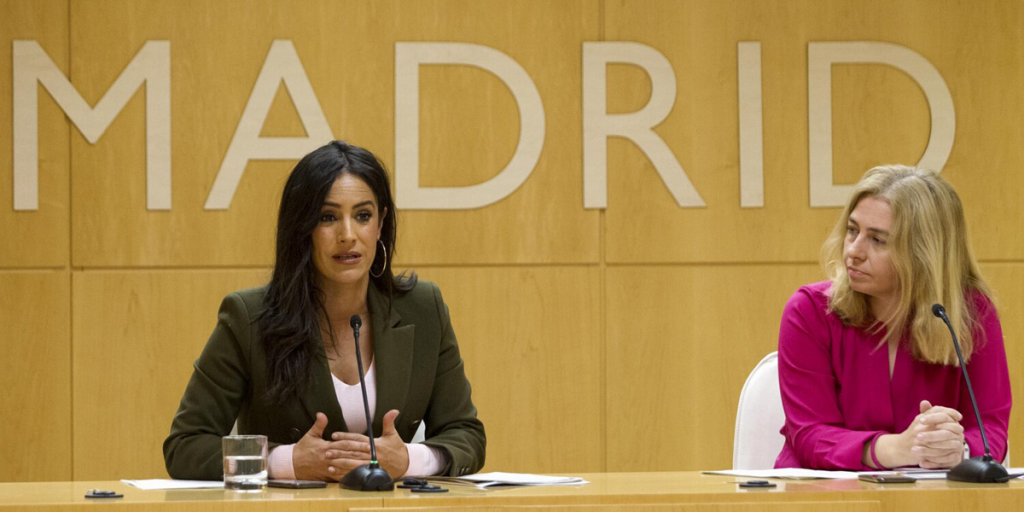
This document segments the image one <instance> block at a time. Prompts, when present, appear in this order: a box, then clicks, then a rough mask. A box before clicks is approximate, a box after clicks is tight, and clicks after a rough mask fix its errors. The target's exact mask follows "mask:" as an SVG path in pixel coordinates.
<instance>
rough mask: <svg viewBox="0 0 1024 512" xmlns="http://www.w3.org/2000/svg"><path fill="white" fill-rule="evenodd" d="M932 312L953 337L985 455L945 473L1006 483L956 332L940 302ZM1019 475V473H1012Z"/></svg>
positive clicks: (960, 479)
mask: <svg viewBox="0 0 1024 512" xmlns="http://www.w3.org/2000/svg"><path fill="white" fill-rule="evenodd" d="M932 314H933V315H935V316H937V317H939V318H941V319H942V321H943V322H945V324H946V327H947V328H949V334H950V336H952V337H953V347H954V348H956V357H957V358H958V359H959V360H960V370H961V371H962V372H963V374H964V381H965V382H967V393H968V394H969V395H970V397H971V405H973V406H974V415H975V416H976V417H977V418H978V430H980V431H981V442H982V444H983V445H984V446H985V455H982V456H981V457H971V458H969V459H966V460H964V461H962V462H961V463H960V464H957V465H956V466H953V468H952V469H950V470H949V473H947V474H946V478H947V479H949V480H955V481H957V482H973V483H1006V482H1007V481H1008V480H1009V479H1010V478H1011V477H1010V476H1009V475H1007V473H1006V468H1004V467H1003V466H1002V464H999V463H998V462H996V461H995V460H993V459H992V453H991V452H989V449H988V437H986V436H985V426H984V425H982V424H981V412H980V411H979V410H978V400H977V399H975V398H974V389H973V388H972V387H971V378H970V377H969V376H968V375H967V364H965V363H964V356H963V354H962V353H960V342H959V341H957V339H956V332H955V331H953V324H951V323H949V317H947V316H946V308H944V307H942V304H935V305H933V306H932ZM1014 476H1019V475H1014Z"/></svg>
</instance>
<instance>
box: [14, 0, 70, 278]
mask: <svg viewBox="0 0 1024 512" xmlns="http://www.w3.org/2000/svg"><path fill="white" fill-rule="evenodd" d="M0 13H2V15H0V48H2V51H0V105H3V106H2V107H0V155H2V156H0V234H2V238H3V239H5V240H7V241H8V243H3V244H0V268H3V267H16V268H27V267H60V266H64V265H67V264H68V246H69V245H70V235H69V233H68V209H69V208H68V183H69V181H70V180H69V178H68V176H69V174H70V166H71V165H70V158H69V148H68V137H69V131H70V130H72V128H71V123H69V122H68V121H67V119H66V118H65V117H64V115H63V113H62V112H61V110H60V107H58V106H57V103H56V102H55V101H54V100H53V98H51V97H50V94H49V93H48V92H47V91H46V89H45V88H43V87H42V86H41V85H40V86H38V98H39V104H38V106H37V107H35V108H37V109H38V110H37V112H38V116H39V117H38V122H39V131H38V141H39V163H38V166H39V167H38V168H39V209H38V210H36V211H24V210H23V211H15V210H14V131H13V129H14V118H13V116H14V108H13V105H14V103H13V101H14V91H13V74H14V71H13V70H14V62H13V60H14V52H13V46H14V41H15V40H34V41H36V42H37V43H39V46H41V47H42V48H43V50H45V51H46V53H47V54H48V55H49V56H50V59H51V60H53V62H54V64H55V65H56V66H57V68H58V69H60V70H61V72H62V73H64V74H65V75H66V74H67V73H68V70H69V64H68V61H69V48H68V2H67V0H41V1H38V2H25V1H18V0H2V1H0Z"/></svg>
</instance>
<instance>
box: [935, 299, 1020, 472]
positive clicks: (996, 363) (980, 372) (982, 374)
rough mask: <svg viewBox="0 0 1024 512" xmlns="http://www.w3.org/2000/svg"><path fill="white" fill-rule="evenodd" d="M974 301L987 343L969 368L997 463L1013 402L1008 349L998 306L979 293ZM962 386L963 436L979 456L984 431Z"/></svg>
mask: <svg viewBox="0 0 1024 512" xmlns="http://www.w3.org/2000/svg"><path fill="white" fill-rule="evenodd" d="M975 304H976V306H977V308H978V326H977V327H976V328H975V332H976V333H979V334H980V333H984V334H983V336H984V342H983V344H981V345H980V346H979V347H980V348H978V349H977V350H976V351H975V352H974V355H972V356H971V360H970V362H968V363H967V371H968V374H969V375H970V377H971V386H973V387H974V397H975V398H976V399H977V400H978V410H979V411H980V412H981V419H982V421H983V422H984V425H985V435H986V437H987V438H988V446H989V450H990V451H991V452H992V457H993V458H994V459H995V460H996V461H997V462H1002V460H1003V458H1004V457H1005V456H1006V437H1007V429H1008V424H1009V421H1010V406H1011V405H1012V402H1013V397H1012V395H1011V393H1010V375H1009V369H1008V368H1007V365H1006V348H1005V346H1004V345H1003V329H1002V327H1001V326H1000V325H999V316H998V314H997V313H996V310H995V307H994V306H993V305H992V303H991V302H990V301H989V300H988V299H987V298H985V297H984V296H983V295H981V294H978V295H977V299H976V300H975ZM978 339H979V336H978V335H977V334H976V335H975V340H978ZM950 343H952V342H950ZM960 389H961V392H960V406H959V407H958V410H959V411H960V413H961V414H963V415H964V419H963V426H964V438H965V439H966V440H967V446H969V447H970V449H971V455H972V456H975V457H977V456H979V455H982V454H984V453H985V447H984V445H983V444H982V442H981V431H980V430H979V429H978V420H977V418H976V416H975V414H974V406H973V405H972V404H971V398H970V395H969V394H968V392H967V385H966V384H962V385H961V386H960Z"/></svg>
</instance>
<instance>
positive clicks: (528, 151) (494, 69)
mask: <svg viewBox="0 0 1024 512" xmlns="http://www.w3.org/2000/svg"><path fill="white" fill-rule="evenodd" d="M421 64H461V65H464V66H476V67H478V68H481V69H484V70H486V71H489V72H491V73H493V74H494V75H495V76H496V77H498V78H499V79H500V80H501V81H502V82H504V83H505V86H506V87H508V89H509V91H510V92H512V96H513V97H514V98H515V100H516V103H517V104H518V105H519V145H518V146H516V152H515V154H513V155H512V159H511V160H510V161H509V163H508V165H507V166H505V168H504V169H502V171H501V172H500V173H498V175H497V176H495V177H493V178H491V179H489V180H487V181H485V182H483V183H478V184H476V185H471V186H467V187H420V65H421ZM543 147H544V105H543V104H542V103H541V100H540V93H539V92H538V91H537V86H536V85H534V83H533V80H531V79H530V75H529V74H527V73H526V70H524V69H523V67H522V66H520V65H519V63H518V62H516V61H515V60H513V59H512V58H511V57H509V56H508V55H506V54H504V53H502V52H500V51H498V50H495V49H493V48H489V47H486V46H481V45H477V44H469V43H395V203H396V206H397V207H399V208H406V209H420V210H439V209H446V210H457V209H461V210H465V209H470V208H480V207H483V206H487V205H489V204H493V203H496V202H498V201H500V200H502V199H504V198H506V197H508V196H509V195H510V194H512V192H515V190H516V189H517V188H519V186H520V185H522V184H523V182H524V181H526V178H529V177H530V173H531V172H533V168H534V166H536V165H537V160H538V159H539V158H540V151H541V148H543Z"/></svg>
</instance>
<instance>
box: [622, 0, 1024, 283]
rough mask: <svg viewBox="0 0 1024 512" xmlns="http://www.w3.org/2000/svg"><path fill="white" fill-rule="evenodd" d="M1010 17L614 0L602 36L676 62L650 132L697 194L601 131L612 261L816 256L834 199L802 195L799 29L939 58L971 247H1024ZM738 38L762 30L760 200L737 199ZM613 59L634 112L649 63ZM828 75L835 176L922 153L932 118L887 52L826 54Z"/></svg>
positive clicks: (978, 5)
mask: <svg viewBox="0 0 1024 512" xmlns="http://www.w3.org/2000/svg"><path fill="white" fill-rule="evenodd" d="M920 20H928V22H927V23H921V22H919V21H920ZM1020 20H1021V12H1020V5H1019V4H1009V3H1006V2H999V1H995V0H990V1H983V2H973V3H971V4H970V5H967V4H962V3H958V2H953V1H941V2H935V1H931V0H915V1H905V2H886V1H882V0H877V1H839V2H815V1H795V2H794V1H770V2H763V1H753V0H731V1H726V2H713V1H694V2H673V1H670V0H665V1H645V2H623V1H612V0H609V1H608V2H607V3H606V8H605V15H604V29H605V38H606V39H607V40H611V41H618V40H621V41H637V42H641V43H644V44H647V45H649V46H652V47H654V48H656V49H657V50H658V51H660V52H661V53H663V54H664V55H665V57H667V58H668V60H669V61H670V62H671V64H672V66H673V68H674V70H675V74H676V79H677V82H678V91H677V96H676V103H675V107H674V109H673V111H672V113H671V114H670V115H669V117H668V118H667V119H666V120H665V121H664V122H663V123H662V124H660V125H659V126H658V127H657V128H656V129H655V131H656V132H657V133H658V134H659V135H660V136H661V137H662V138H663V139H664V140H665V141H666V143H667V144H668V146H669V147H670V148H671V149H672V150H673V152H674V153H675V156H676V158H677V159H678V161H679V162H680V164H681V165H682V167H683V169H684V170H685V171H686V173H687V175H688V176H689V178H690V180H691V181H692V182H693V184H694V186H695V187H696V188H697V190H698V192H699V193H700V194H701V195H702V196H703V198H704V200H705V202H706V203H707V207H706V208H695V209H689V208H687V209H682V208H680V207H678V206H677V205H676V204H675V202H674V201H673V199H672V197H671V195H670V194H669V192H668V190H667V189H666V188H665V186H664V185H663V184H662V183H661V180H660V178H659V176H658V174H657V173H656V172H655V170H654V168H653V166H652V164H651V163H650V161H649V160H648V159H647V158H646V156H644V154H643V153H642V152H641V151H640V150H639V149H638V148H637V147H636V146H635V145H634V144H633V143H632V142H629V141H626V140H624V139H615V140H612V141H609V151H608V162H609V172H608V176H609V186H608V190H609V199H608V210H607V235H608V236H607V237H606V240H610V241H614V242H615V243H614V244H611V245H609V246H608V250H607V260H608V261H609V262H629V263H639V262H725V261H736V262H758V261H815V260H816V256H817V250H818V247H819V245H820V242H821V240H822V239H823V238H824V234H825V233H826V232H827V231H828V229H829V228H830V227H831V225H832V223H833V222H834V221H835V217H836V211H837V210H836V209H834V208H816V209H812V208H809V204H810V203H809V181H808V128H807V126H808V112H807V87H808V86H807V44H808V42H816V41H861V40H867V41H882V42H890V43H895V44H898V45H903V46H905V47H908V48H910V49H912V50H914V51H916V52H918V53H920V54H921V55H923V56H924V57H925V58H926V59H928V60H929V61H930V62H931V63H932V64H934V65H935V67H936V68H937V69H938V71H939V73H940V74H941V75H942V76H943V78H944V79H945V81H946V83H947V85H948V86H949V89H950V92H951V94H952V98H953V102H954V105H955V109H956V116H957V123H956V126H957V133H956V140H955V142H954V146H953V153H952V155H951V156H950V159H949V161H948V163H947V165H946V167H945V175H946V176H947V177H948V178H949V179H950V181H952V182H953V183H954V184H955V185H956V186H957V187H958V188H959V189H960V192H961V194H962V196H963V198H964V201H965V203H966V205H967V209H968V211H969V217H970V221H971V223H972V224H973V225H974V226H976V228H975V232H976V233H977V234H978V249H979V254H980V255H981V257H982V258H998V259H1007V258H1015V259H1016V258H1020V257H1021V255H1022V253H1024V245H1021V243H1020V242H1018V241H1017V240H1020V239H1022V238H1021V237H1020V236H1019V235H1020V234H1021V229H1022V228H1024V226H1022V225H1021V223H1020V219H1021V218H1024V206H1022V203H1021V202H1020V201H1018V200H1017V196H1018V195H1019V191H1020V190H1021V189H1022V187H1024V172H1022V170H1024V168H1022V163H1024V151H1022V150H1021V149H1020V148H1021V142H1022V140H1024V139H1022V137H1021V128H1020V123H1019V119H1020V117H1021V115H1022V114H1024V100H1022V98H1021V96H1020V95H1019V94H1016V93H1015V92H1014V91H1019V90H1021V89H1022V88H1024V80H1022V78H1024V77H1022V73H1021V72H1020V70H1021V69H1022V60H1024V59H1022V51H1024V48H1022V45H1021V41H1020V35H1019V31H1018V30H1017V27H1018V25H1019V22H1020ZM740 41H760V42H761V48H762V55H761V58H762V79H761V82H762V87H763V109H764V114H763V120H764V129H763V133H764V169H765V171H764V191H765V192H764V194H765V195H764V203H765V207H764V208H752V209H743V208H740V201H739V192H740V184H739V169H738V166H739V139H738V130H739V128H738V115H739V110H738V109H739V107H738V86H737V43H738V42H740ZM623 68H628V66H615V67H614V69H610V70H609V109H610V110H612V111H613V112H629V111H634V110H636V109H638V108H640V107H641V106H642V105H644V104H645V103H646V101H647V98H648V96H649V87H650V86H649V85H648V84H647V82H645V81H646V80H648V79H646V77H644V75H643V73H642V72H640V71H624V70H623ZM832 78H833V83H834V84H833V96H832V100H833V153H834V172H833V175H834V180H835V182H836V183H853V182H855V181H856V179H857V178H858V177H859V176H860V175H861V174H862V173H863V172H864V171H865V170H867V168H868V167H870V166H873V165H876V164H880V163H893V162H901V161H902V162H906V163H910V164H914V163H916V162H917V159H918V158H919V157H920V155H921V153H922V152H923V149H924V145H925V143H926V142H927V134H928V130H929V127H930V119H929V117H928V110H927V105H926V103H925V100H924V95H923V93H922V92H921V90H920V88H918V87H917V85H916V84H914V83H913V82H912V81H911V80H910V79H909V78H908V77H907V76H906V75H905V74H904V73H903V72H902V71H898V70H895V69H894V68H887V67H886V66H882V65H873V64H868V65H856V66H851V65H840V66H835V67H834V68H833V72H832ZM991 204H998V205H1000V206H999V207H998V208H989V207H988V206H989V205H991ZM636 205H643V208H637V207H636ZM720 233H736V235H735V236H726V237H723V236H720V235H719V234H720ZM666 234H672V236H666ZM712 240H713V241H714V242H713V243H707V241H712ZM752 247H756V248H757V250H751V248H752Z"/></svg>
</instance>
